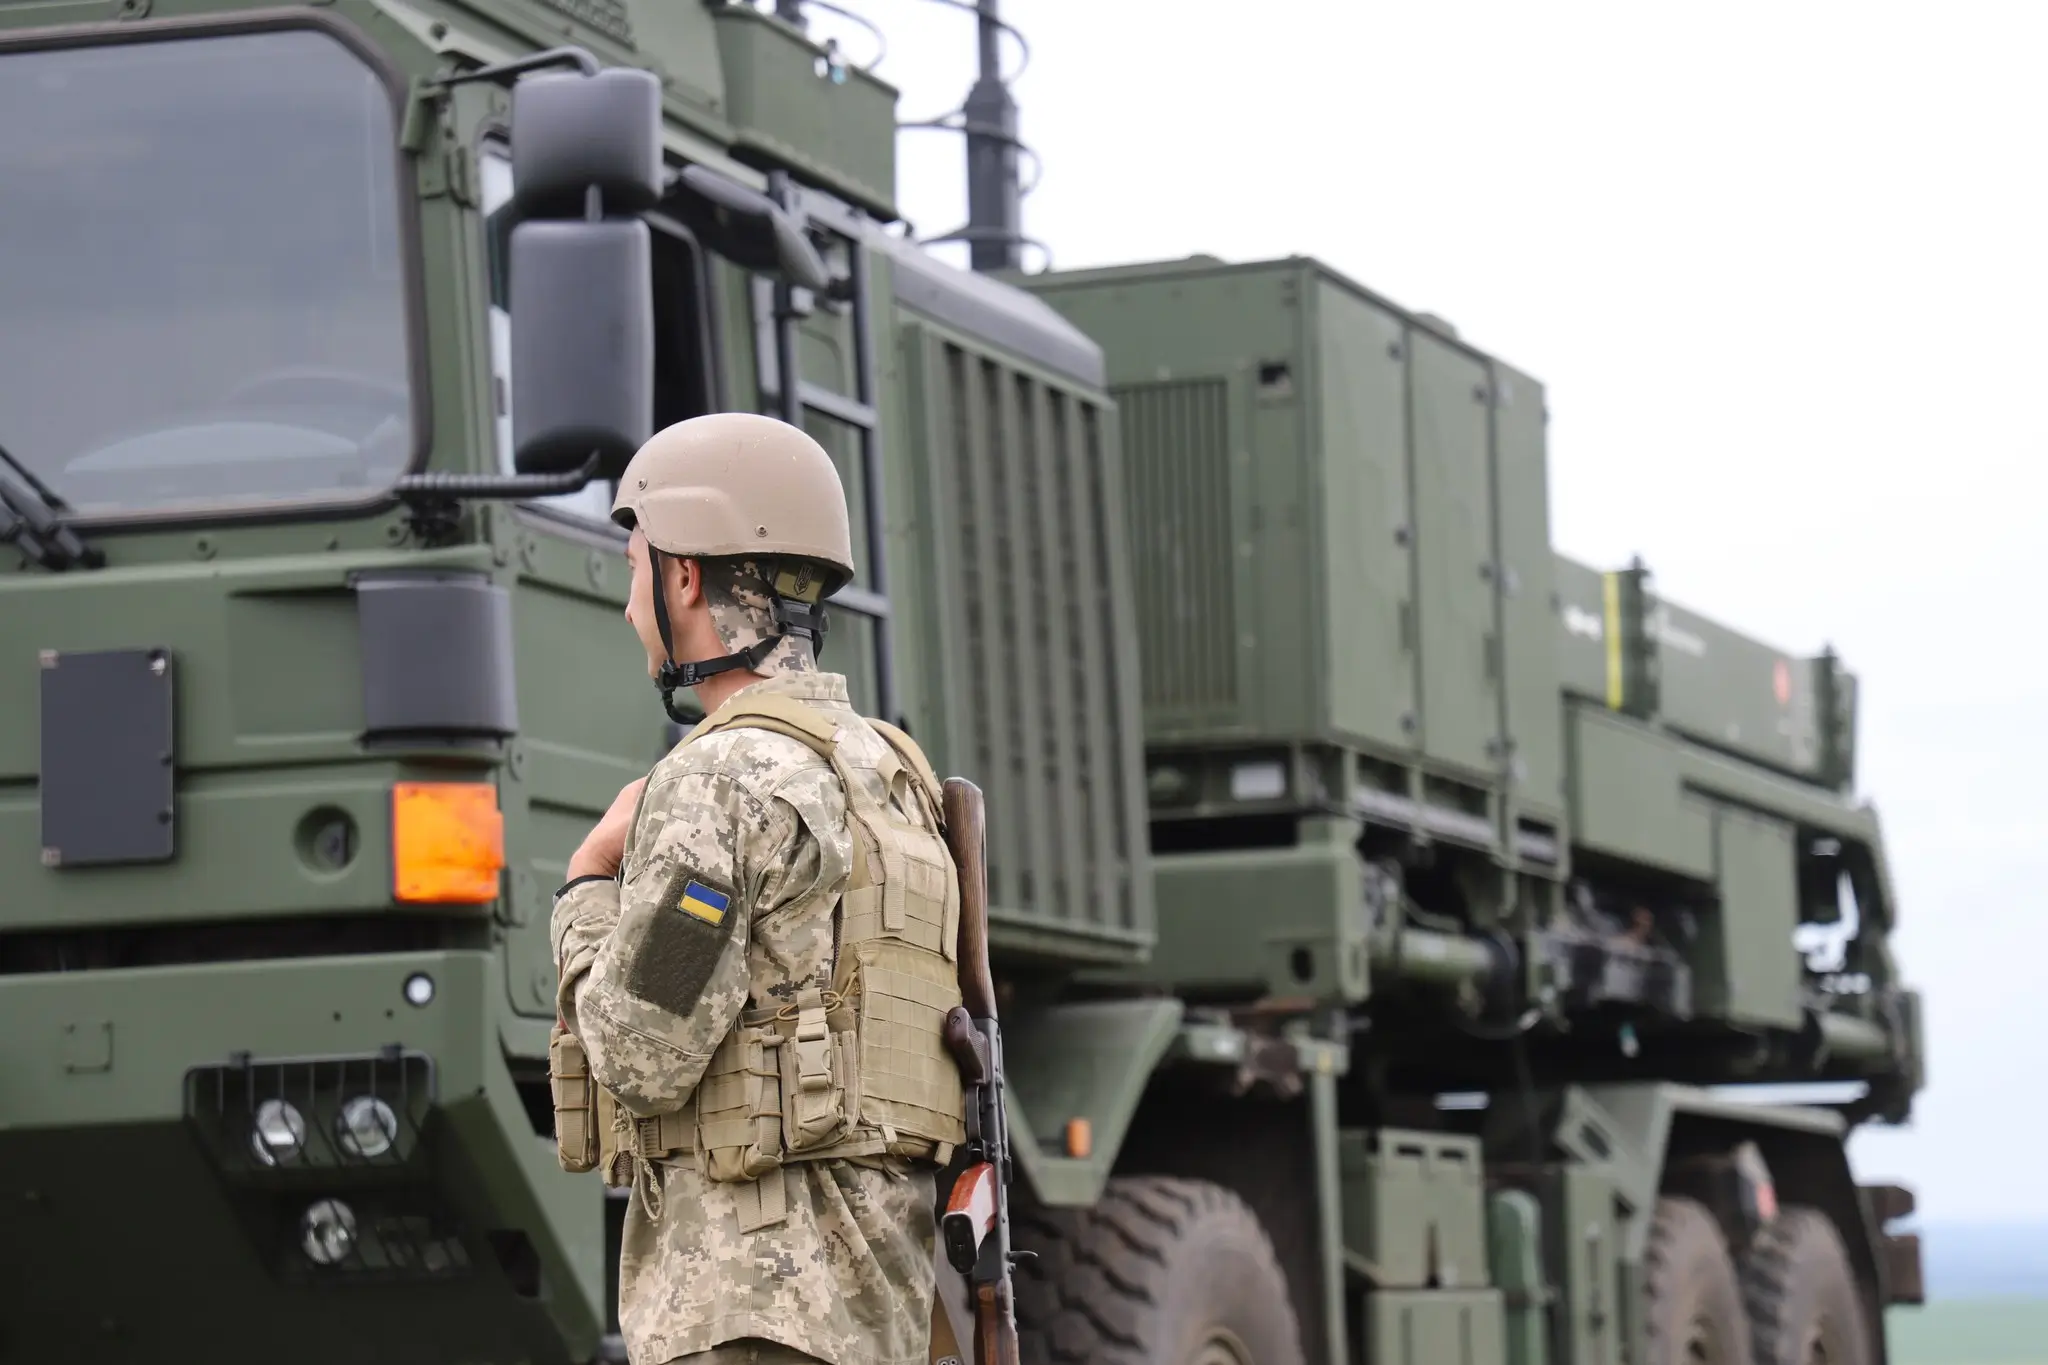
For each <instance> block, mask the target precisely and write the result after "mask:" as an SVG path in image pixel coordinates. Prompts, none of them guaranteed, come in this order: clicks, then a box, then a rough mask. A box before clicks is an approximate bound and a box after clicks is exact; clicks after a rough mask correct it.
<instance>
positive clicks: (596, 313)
mask: <svg viewBox="0 0 2048 1365" xmlns="http://www.w3.org/2000/svg"><path fill="white" fill-rule="evenodd" d="M511 123H512V184H513V195H514V216H515V217H516V218H517V219H518V220H519V222H518V226H516V227H514V228H513V229H512V232H511V239H510V243H509V245H510V251H509V252H508V253H507V255H508V264H509V266H510V274H511V278H510V281H509V291H508V292H509V295H510V298H509V302H510V304H511V307H510V310H509V311H510V314H511V324H512V338H511V340H512V345H511V351H512V354H511V362H512V448H513V467H514V468H515V469H516V470H517V471H518V472H519V473H521V474H558V473H567V472H570V471H573V470H576V469H580V468H581V467H582V466H583V465H584V464H585V463H586V462H587V461H588V460H589V459H590V457H591V456H593V455H595V456H597V457H598V460H599V470H600V472H601V473H602V474H603V475H604V476H605V477H607V478H615V477H617V475H618V472H619V471H620V470H621V469H623V468H624V467H625V464H626V461H627V460H628V459H630V458H631V457H632V455H633V452H634V451H636V450H638V449H639V448H640V446H641V444H642V443H643V442H645V441H646V440H647V438H648V437H649V436H650V435H652V434H653V429H654V247H653V240H652V238H651V237H650V236H649V233H648V228H647V225H646V224H645V223H643V222H641V221H639V219H637V218H636V217H632V216H630V215H634V214H637V213H639V212H640V211H641V210H643V209H647V208H650V207H652V206H653V205H654V204H655V203H656V202H657V201H658V200H659V199H660V198H661V187H662V173H661V172H662V167H661V86H660V83H659V82H658V81H657V80H656V79H655V77H654V76H653V75H652V74H651V73H649V72H645V71H636V70H626V69H611V70H604V71H598V72H596V73H594V74H560V75H557V74H549V75H535V76H529V77H527V78H525V79H523V80H521V81H520V82H519V83H518V84H517V85H515V86H514V87H513V89H512V119H511ZM613 215H616V216H613Z"/></svg>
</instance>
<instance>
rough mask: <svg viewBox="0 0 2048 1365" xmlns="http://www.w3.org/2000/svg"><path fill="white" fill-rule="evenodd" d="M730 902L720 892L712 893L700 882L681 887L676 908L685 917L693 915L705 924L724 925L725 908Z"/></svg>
mask: <svg viewBox="0 0 2048 1365" xmlns="http://www.w3.org/2000/svg"><path fill="white" fill-rule="evenodd" d="M729 904H731V900H730V899H729V898H728V897H727V896H726V894H725V893H724V892H722V891H713V890H712V889H711V888H710V887H708V886H706V885H704V883H702V882H690V883H688V884H686V885H685V886H684V887H683V895H682V899H681V900H679V901H677V902H676V908H677V909H678V910H681V911H682V912H683V913H684V914H686V915H694V916H696V917H697V918H698V919H701V920H703V921H704V922H705V923H706V924H723V923H725V908H726V906H728V905H729Z"/></svg>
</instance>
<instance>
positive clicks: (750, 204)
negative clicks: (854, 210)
mask: <svg viewBox="0 0 2048 1365" xmlns="http://www.w3.org/2000/svg"><path fill="white" fill-rule="evenodd" d="M668 188H669V189H670V190H671V191H674V190H681V191H682V192H684V193H686V194H690V195H692V196H694V197H696V198H697V199H700V200H702V201H703V202H705V203H707V204H709V205H711V206H712V207H713V208H720V209H724V210H725V211H726V212H728V213H732V214H736V215H738V216H739V217H742V218H747V219H751V220H753V221H755V222H758V223H760V224H761V225H762V226H763V227H765V228H766V229H767V230H768V231H769V232H770V233H771V234H772V235H773V236H774V238H775V244H776V249H777V250H776V255H777V257H778V258H779V260H780V262H781V265H782V274H783V276H784V277H785V278H786V279H788V281H789V282H790V283H791V284H793V285H795V286H796V287H797V288H799V289H808V290H810V291H811V292H813V293H816V294H824V295H826V296H827V297H831V296H832V292H833V289H834V287H835V284H836V281H835V280H834V279H833V277H832V274H831V272H830V271H829V270H827V269H826V268H825V258H824V257H823V256H821V255H819V254H818V249H817V248H816V247H815V246H812V245H811V241H810V238H808V237H806V236H805V235H804V231H803V228H802V226H801V225H800V224H799V223H798V222H797V219H796V215H795V214H793V213H791V212H790V211H789V210H788V209H785V208H784V207H782V205H780V204H778V203H776V202H775V201H774V200H773V199H770V198H769V197H768V196H767V195H765V194H762V193H761V192H760V191H759V190H753V189H749V188H748V187H747V186H745V185H742V184H740V183H739V182H738V181H734V180H728V179H726V178H725V177H724V176H722V175H719V174H718V173H717V172H716V171H710V170H706V169H705V168H704V167H702V166H691V165H685V166H684V167H683V168H682V169H680V170H678V171H677V172H676V173H675V175H673V176H672V177H670V179H669V182H668Z"/></svg>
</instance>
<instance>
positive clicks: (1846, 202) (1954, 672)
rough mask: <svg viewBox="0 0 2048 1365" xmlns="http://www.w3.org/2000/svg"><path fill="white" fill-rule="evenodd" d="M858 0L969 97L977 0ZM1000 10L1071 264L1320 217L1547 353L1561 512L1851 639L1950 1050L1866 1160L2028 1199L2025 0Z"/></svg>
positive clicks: (1186, 248)
mask: <svg viewBox="0 0 2048 1365" xmlns="http://www.w3.org/2000/svg"><path fill="white" fill-rule="evenodd" d="M841 3H843V4H846V5H848V6H849V7H850V8H855V9H857V10H859V11H860V12H861V13H863V14H864V15H866V16H868V17H869V18H871V19H873V20H874V21H875V22H877V23H878V24H880V25H881V26H882V28H883V29H884V30H885V31H886V33H887V35H888V41H889V51H888V55H887V57H886V59H885V60H884V62H883V64H882V66H881V68H880V72H879V74H881V75H883V76H885V77H887V78H888V79H890V80H892V81H894V82H895V83H897V84H898V85H899V86H900V87H901V88H902V89H903V91H904V98H903V105H902V116H903V117H905V118H913V117H928V116H930V115H933V114H937V113H940V112H943V111H944V110H946V109H949V108H952V107H953V106H954V105H956V104H957V103H958V102H959V100H960V98H961V97H962V96H963V95H964V94H965V91H966V88H967V85H968V83H969V82H970V80H971V79H972V63H973V20H972V18H971V17H969V16H967V15H964V14H959V13H956V12H954V11H952V10H950V9H947V8H944V7H942V6H939V5H935V4H931V3H928V2H927V0H841ZM1004 11H1005V17H1007V18H1009V19H1011V20H1012V21H1013V22H1015V23H1017V24H1018V25H1019V27H1021V28H1022V29H1023V30H1024V32H1025V34H1026V36H1027V38H1028V39H1029V40H1030V43H1031V47H1032V59H1031V65H1030V68H1029V69H1028V70H1027V71H1026V73H1025V74H1024V76H1023V78H1022V79H1021V80H1020V81H1019V82H1018V84H1017V87H1016V93H1017V98H1018V101H1019V103H1020V105H1021V106H1022V118H1023V132H1024V136H1025V138H1026V140H1027V141H1028V142H1030V143H1031V144H1032V145H1033V146H1034V147H1035V148H1036V149H1037V150H1038V152H1039V153H1040V154H1041V155H1042V156H1043V157H1044V160H1045V176H1044V179H1043V182H1042V184H1041V185H1040V187H1039V189H1038V191H1037V193H1035V194H1034V195H1033V196H1032V197H1031V198H1030V199H1029V200H1028V201H1027V202H1026V205H1025V226H1026V228H1027V230H1028V231H1029V232H1031V233H1032V234H1033V235H1034V236H1037V237H1039V238H1042V239H1043V240H1044V241H1046V242H1047V243H1048V244H1049V246H1050V247H1051V249H1052V251H1053V253H1054V255H1055V258H1056V261H1057V263H1058V264H1059V265H1061V266H1083V265H1101V264H1107V263H1112V262H1119V261H1132V260H1148V259H1158V258H1169V257H1177V256H1183V255H1187V254H1189V253H1192V252H1209V253H1213V254H1215V255H1218V256H1222V257H1224V258H1226V259H1230V260H1240V261H1242V260H1257V259H1261V258H1269V257H1275V256H1283V255H1288V254H1294V253H1300V254H1306V255H1312V256H1315V257H1318V258H1320V259H1322V260H1324V261H1326V262H1328V263H1329V264H1331V265H1332V266H1334V267H1336V268H1337V269H1338V270H1340V271H1342V272H1343V273H1345V274H1347V275H1349V276H1351V277H1352V278H1354V279H1356V280H1357V281H1359V282H1360V283H1362V284H1365V285H1367V286H1369V287H1370V288H1373V289H1375V290H1377V291H1379V292H1381V293H1383V294H1386V295H1388V296H1390V297H1392V298H1393V299H1395V300H1397V301H1398V302H1400V303H1402V304H1404V305H1406V306H1408V307H1411V308H1415V309H1419V310H1426V311H1431V312H1435V313H1438V314H1440V315H1442V316H1443V317H1445V318H1447V319H1449V320H1450V321H1451V322H1452V323H1453V324H1454V325H1456V326H1457V327H1458V328H1459V330H1460V331H1461V333H1462V334H1463V335H1464V336H1465V337H1466V338H1467V339H1468V340H1470V341H1472V342H1473V343H1475V344H1477V345H1479V346H1481V347H1484V348H1486V349H1488V350H1490V351H1492V352H1494V353H1495V354H1497V355H1499V356H1501V357H1502V358H1503V359H1505V360H1507V361H1509V362H1510V363H1512V364H1514V365H1516V366H1518V367H1520V368H1522V369H1524V370H1526V371H1528V372H1530V373H1533V374H1534V375H1536V376H1537V377H1538V378H1539V379H1541V380H1542V381H1543V382H1544V383H1545V385H1546V386H1547V387H1548V390H1549V402H1550V409H1551V414H1552V418H1551V426H1550V437H1551V444H1550V471H1551V499H1552V517H1553V524H1552V539H1553V542H1554V543H1555V544H1556V545H1557V546H1558V548H1559V549H1561V550H1563V551H1565V552H1566V553H1569V554H1572V555H1575V556H1577V557H1580V558H1583V559H1587V560H1590V561H1592V562H1594V563H1597V564H1600V565H1602V566H1618V565H1619V564H1620V563H1621V562H1623V561H1625V560H1626V559H1627V557H1628V556H1630V555H1631V554H1636V553H1640V554H1642V555H1643V556H1644V558H1645V560H1646V561H1647V562H1648V564H1649V566H1650V567H1651V569H1652V570H1653V571H1654V572H1655V574H1656V577H1657V587H1658V589H1659V590H1660V591H1661V592H1663V593H1664V594H1666V595H1668V596H1669V597H1671V598H1673V599H1674V600H1676V601H1679V602H1681V603H1683V604H1685V605H1686V606H1688V607H1692V608H1694V609H1696V610H1699V611H1703V612H1705V613H1707V614H1708V615H1710V616H1713V617H1715V618H1717V619H1719V620H1721V621H1723V622H1726V623H1727V624H1729V625H1732V626H1735V627H1737V628H1739V629H1743V630H1746V631H1749V632H1751V633H1753V634H1755V635H1758V636H1760V637H1762V638H1763V639H1765V640H1767V641H1770V642H1772V643H1773V644H1775V645H1778V646H1779V647H1781V648H1784V649H1786V650H1790V651H1795V652H1797V653H1800V654H1808V653H1814V652H1817V651H1818V650H1819V649H1820V648H1821V646H1822V645H1823V644H1826V643H1830V642H1832V643H1833V644H1834V645H1835V647H1836V648H1837V649H1838V650H1840V651H1841V652H1842V653H1843V655H1844V656H1845V657H1846V659H1847V661H1848V663H1849V665H1850V667H1852V668H1853V669H1855V670H1856V671H1857V672H1858V673H1859V674H1860V675H1861V677H1862V680H1863V701H1864V706H1863V718H1862V731H1861V736H1860V747H1861V755H1860V762H1861V771H1860V777H1861V786H1862V789H1863V792H1864V794H1865V795H1866V796H1867V797H1869V798H1870V799H1873V800H1874V801H1876V803H1877V804H1878V807H1879V809H1880V811H1881V812H1882V814H1883V816H1884V819H1885V822H1886V828H1887V832H1888V838H1889V843H1888V846H1889V849H1890V856H1891V864H1892V872H1893V875H1894V878H1895V880H1896V884H1897V888H1898V891H1899V894H1900V897H1901V899H1902V902H1903V904H1902V907H1901V914H1902V918H1903V925H1902V927H1901V929H1900V932H1899V933H1898V935H1897V938H1896V943H1897V947H1898V951H1899V954H1900V957H1901V960H1902V961H1903V963H1904V964H1905V966H1906V968H1907V970H1908V972H1909V973H1910V975H1911V977H1912V978H1913V979H1914V980H1915V981H1916V982H1917V983H1918V984H1919V985H1920V986H1921V987H1922V988H1923V989H1924V991H1925V993H1926V996H1927V999H1928V1002H1929V1009H1928V1015H1929V1042H1930V1052H1931V1063H1930V1069H1931V1085H1930V1089H1929V1090H1928V1091H1927V1092H1925V1094H1924V1095H1923V1096H1922V1099H1921V1101H1920V1104H1919V1106H1918V1109H1917V1114H1916V1118H1915V1121H1914V1123H1913V1125H1912V1126H1911V1127H1910V1128H1909V1129H1905V1130H1898V1131H1888V1130H1877V1131H1874V1132H1871V1133H1869V1134H1867V1135H1864V1136H1861V1137H1859V1138H1858V1139H1857V1142H1856V1144H1855V1149H1854V1150H1855V1156H1856V1160H1857V1164H1858V1167H1859V1174H1860V1176H1861V1178H1863V1179H1865V1180H1870V1179H1876V1178H1880V1177H1886V1176H1889V1177H1896V1178H1902V1179H1904V1180H1905V1181H1907V1182H1909V1183H1911V1184H1912V1185H1913V1186H1915V1187H1916V1188H1917V1190H1918V1191H1919V1193H1920V1196H1921V1212H1922V1215H1923V1216H1924V1217H1928V1218H1934V1219H1957V1218H1971V1219H1979V1218H1983V1219H1989V1218H2007V1217H2015V1216H2024V1217H2048V1180H2043V1179H2041V1178H2040V1176H2039V1171H2040V1167H2039V1156H2038V1141H2039V1139H2038V1136H2037V1135H2038V1133H2039V1132H2040V1130H2041V1127H2042V1124H2043V1121H2044V1119H2048V1099H2044V1096H2043V1090H2044V1089H2048V1066H2044V1064H2043V1061H2042V1058H2043V1055H2044V1050H2048V911H2044V907H2042V906H2041V904H2040V903H2039V890H2038V889H2039V888H2040V887H2041V885H2042V883H2043V881H2044V875H2043V874H2044V873H2048V842H2044V840H2043V838H2042V832H2043V830H2044V828H2048V796H2044V794H2043V788H2042V776H2043V768H2044V764H2043V758H2044V756H2048V741H2044V740H2043V738H2042V735H2043V733H2044V726H2048V715H2044V714H2042V712H2043V709H2044V708H2043V706H2042V702H2043V701H2044V700H2048V696H2044V690H2048V689H2044V688H2043V685H2042V683H2041V681H2040V676H2039V670H2038V663H2039V660H2040V659H2041V655H2042V648H2041V644H2040V632H2039V625H2038V622H2039V621H2040V620H2041V616H2042V613H2041V609H2040V607H2039V605H2038V604H2039V594H2040V592H2041V591H2042V588H2041V586H2040V585H2039V584H2038V583H2037V582H2036V579H2037V577H2038V565H2039V564H2040V562H2041V561H2042V559H2043V558H2044V557H2048V556H2044V555H2043V554H2042V553H2041V551H2040V550H2039V549H2037V548H2036V547H2037V545H2038V544H2039V542H2040V533H2039V530H2038V529H2037V528H2039V527H2040V526H2041V525H2042V524H2043V517H2044V513H2043V509H2042V507H2041V498H2042V495H2043V493H2044V491H2048V479H2044V477H2043V475H2042V473H2041V472H2040V463H2041V460H2042V457H2043V454H2044V447H2048V410H2044V405H2043V402H2042V390H2041V376H2042V375H2043V373H2044V369H2048V366H2044V363H2043V362H2044V360H2048V345H2044V338H2043V329H2044V319H2048V264H2044V262H2048V199H2044V194H2043V191H2042V188H2041V185H2042V182H2043V178H2044V175H2048V82H2043V81H2042V80H2040V78H2039V70H2040V67H2039V63H2040V54H2041V53H2042V52H2043V51H2044V49H2048V7H2043V6H2033V5H2028V4H2024V3H2017V2H2016V3H2010V4H2004V5H1993V4H1971V3H1959V2H1958V0H1943V3H1941V4H1939V5H1937V4H1933V3H1928V4H1923V5H1886V4H1868V3H1866V4H1844V3H1815V2H1814V0H1802V3H1800V4H1797V5H1784V4H1762V3H1725V2H1724V3H1716V4H1713V5H1704V4H1696V5H1680V4H1658V5H1643V4H1639V3H1631V4H1623V3H1610V4H1592V3H1562V2H1559V0H1550V2H1548V3H1545V4H1541V5H1531V4H1527V3H1478V2H1477V0H1432V3H1430V4H1427V5H1416V4H1402V5H1398V6H1397V5H1393V4H1383V3H1378V0H1353V2H1352V3H1342V2H1341V0H1321V2H1320V3H1283V2H1282V0H1269V2H1268V3H1262V4H1256V5H1254V4H1248V3H1230V4H1225V3H1214V2H1213V0H1212V2H1211V3H1198V2H1197V0H1185V2H1184V3H1180V4H1161V3H1135V2H1134V0H1119V2H1109V0H1092V2H1090V0H1027V2H1026V3H1018V0H1006V3H1005V5H1004ZM820 31H821V32H823V31H827V29H826V27H825V24H824V23H822V22H821V25H820ZM837 31H840V32H844V33H845V34H846V35H847V36H846V39H845V45H846V50H847V53H848V55H849V56H850V57H852V58H854V59H855V60H860V59H862V58H863V57H864V56H865V55H867V54H870V53H872V51H873V44H872V40H870V39H868V38H866V37H865V36H863V35H861V34H860V33H859V31H858V30H853V29H847V28H845V27H844V26H843V25H841V26H838V28H837ZM899 150H900V163H899V164H900V167H901V170H900V183H901V186H902V199H903V206H904V211H905V212H906V214H907V215H908V216H909V217H910V218H911V219H912V220H913V221H914V222H915V223H916V225H917V227H918V229H919V230H920V231H921V232H925V233H935V232H939V231H943V230H944V229H946V228H950V227H953V226H955V225H956V224H957V223H958V221H959V220H961V219H962V218H963V217H964V215H965V207H964V205H965V199H964V190H963V187H962V185H963V182H962V175H961V155H962V154H961V148H960V144H959V140H958V139H957V138H954V137H950V136H947V135H942V134H932V133H914V134H913V133H906V134H905V135H903V137H902V138H901V140H900V149H899ZM1034 260H1035V258H1034ZM1031 263H1033V262H1027V264H1031ZM2029 621H2034V622H2036V623H2037V624H2036V625H2032V626H2030V625H2028V624H2027V623H2028V622H2029Z"/></svg>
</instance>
